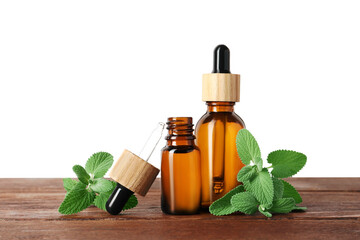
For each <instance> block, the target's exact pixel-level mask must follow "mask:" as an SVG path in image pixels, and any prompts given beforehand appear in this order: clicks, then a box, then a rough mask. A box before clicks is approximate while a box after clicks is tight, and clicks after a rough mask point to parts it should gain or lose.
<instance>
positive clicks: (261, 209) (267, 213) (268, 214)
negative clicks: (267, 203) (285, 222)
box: [258, 206, 272, 218]
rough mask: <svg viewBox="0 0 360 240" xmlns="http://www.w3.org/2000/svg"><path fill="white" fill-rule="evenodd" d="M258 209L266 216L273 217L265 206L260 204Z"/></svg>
mask: <svg viewBox="0 0 360 240" xmlns="http://www.w3.org/2000/svg"><path fill="white" fill-rule="evenodd" d="M258 209H259V212H261V213H262V214H263V215H265V217H268V218H271V217H272V214H271V213H269V212H268V211H266V209H265V208H263V207H261V206H259V208H258Z"/></svg>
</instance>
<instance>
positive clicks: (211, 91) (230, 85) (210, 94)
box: [202, 73, 240, 102]
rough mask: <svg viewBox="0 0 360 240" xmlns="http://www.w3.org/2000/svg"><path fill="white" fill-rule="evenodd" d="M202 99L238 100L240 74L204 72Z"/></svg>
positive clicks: (206, 100) (207, 100)
mask: <svg viewBox="0 0 360 240" xmlns="http://www.w3.org/2000/svg"><path fill="white" fill-rule="evenodd" d="M202 100H203V101H205V102H210V101H215V102H239V101H240V75H239V74H231V73H208V74H204V75H203V79H202Z"/></svg>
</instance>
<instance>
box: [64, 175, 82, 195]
mask: <svg viewBox="0 0 360 240" xmlns="http://www.w3.org/2000/svg"><path fill="white" fill-rule="evenodd" d="M78 182H79V181H76V180H74V179H71V178H64V179H63V185H64V188H65V190H66V191H67V192H69V191H71V189H73V187H74V186H75V185H76V184H77V183H78Z"/></svg>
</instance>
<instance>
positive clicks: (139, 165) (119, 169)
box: [109, 149, 160, 196]
mask: <svg viewBox="0 0 360 240" xmlns="http://www.w3.org/2000/svg"><path fill="white" fill-rule="evenodd" d="M159 172H160V170H159V169H158V168H156V167H154V166H153V165H151V164H150V163H148V162H146V161H145V160H143V159H142V158H140V157H138V156H136V155H135V154H134V153H132V152H130V151H129V150H127V149H125V150H124V152H123V154H122V155H121V156H120V158H119V159H118V160H117V162H116V163H115V164H114V166H113V168H112V169H111V171H110V174H109V175H110V177H111V178H112V179H114V180H115V181H116V182H118V183H120V184H121V185H123V186H124V187H126V188H127V189H129V190H131V191H133V192H135V193H138V194H140V195H141V196H145V195H146V193H147V192H148V191H149V189H150V187H151V185H152V184H153V182H154V181H155V179H156V176H157V175H158V173H159Z"/></svg>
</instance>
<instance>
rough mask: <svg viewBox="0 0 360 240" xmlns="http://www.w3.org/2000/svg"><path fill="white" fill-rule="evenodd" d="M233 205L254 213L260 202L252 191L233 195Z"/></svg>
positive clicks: (240, 209)
mask: <svg viewBox="0 0 360 240" xmlns="http://www.w3.org/2000/svg"><path fill="white" fill-rule="evenodd" d="M230 202H231V205H232V206H233V207H234V208H235V209H236V210H237V211H240V212H243V213H245V214H253V213H255V212H256V210H257V208H258V205H259V202H258V201H257V200H256V198H255V197H254V195H252V194H251V193H250V192H242V193H237V194H235V195H234V196H232V198H231V200H230Z"/></svg>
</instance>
